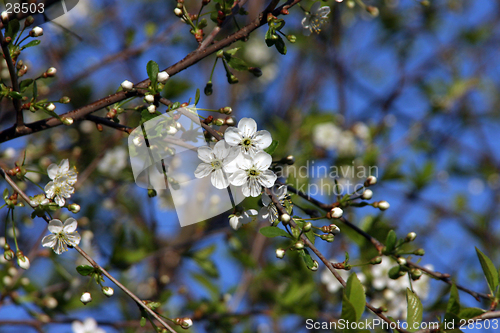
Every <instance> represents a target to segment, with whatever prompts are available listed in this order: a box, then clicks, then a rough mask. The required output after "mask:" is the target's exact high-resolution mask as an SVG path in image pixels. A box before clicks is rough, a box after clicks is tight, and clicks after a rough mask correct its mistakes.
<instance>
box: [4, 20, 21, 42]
mask: <svg viewBox="0 0 500 333" xmlns="http://www.w3.org/2000/svg"><path fill="white" fill-rule="evenodd" d="M20 26H21V25H20V24H19V20H17V19H13V20H12V21H9V24H8V26H7V30H6V31H5V37H12V41H14V39H15V38H16V35H17V32H18V31H19V28H20Z"/></svg>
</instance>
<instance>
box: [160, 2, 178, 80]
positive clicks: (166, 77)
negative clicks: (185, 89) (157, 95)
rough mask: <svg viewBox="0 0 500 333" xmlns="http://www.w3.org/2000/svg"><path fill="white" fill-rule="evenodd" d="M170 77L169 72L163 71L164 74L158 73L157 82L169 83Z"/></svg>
mask: <svg viewBox="0 0 500 333" xmlns="http://www.w3.org/2000/svg"><path fill="white" fill-rule="evenodd" d="M176 9H179V8H176ZM179 10H180V9H179ZM169 77H170V75H168V73H167V72H165V71H163V72H159V73H158V76H157V80H158V82H160V83H165V82H167V80H168V78H169Z"/></svg>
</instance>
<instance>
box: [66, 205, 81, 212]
mask: <svg viewBox="0 0 500 333" xmlns="http://www.w3.org/2000/svg"><path fill="white" fill-rule="evenodd" d="M80 208H81V207H80V205H78V204H76V203H74V204H71V205H69V206H68V209H69V211H70V212H72V213H73V214H76V213H78V212H79V211H80Z"/></svg>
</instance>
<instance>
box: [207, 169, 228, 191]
mask: <svg viewBox="0 0 500 333" xmlns="http://www.w3.org/2000/svg"><path fill="white" fill-rule="evenodd" d="M210 181H211V182H212V185H213V186H214V187H215V188H218V189H223V188H226V187H228V186H229V180H228V177H227V175H225V174H224V171H222V169H218V170H215V171H214V172H213V173H212V177H211V178H210Z"/></svg>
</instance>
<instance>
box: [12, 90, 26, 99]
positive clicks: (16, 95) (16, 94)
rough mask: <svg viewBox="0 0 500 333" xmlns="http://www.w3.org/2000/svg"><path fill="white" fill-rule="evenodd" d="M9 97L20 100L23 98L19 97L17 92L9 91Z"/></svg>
mask: <svg viewBox="0 0 500 333" xmlns="http://www.w3.org/2000/svg"><path fill="white" fill-rule="evenodd" d="M9 96H10V97H12V98H14V99H22V98H23V95H21V94H20V93H18V92H17V91H11V92H10V93H9Z"/></svg>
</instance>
